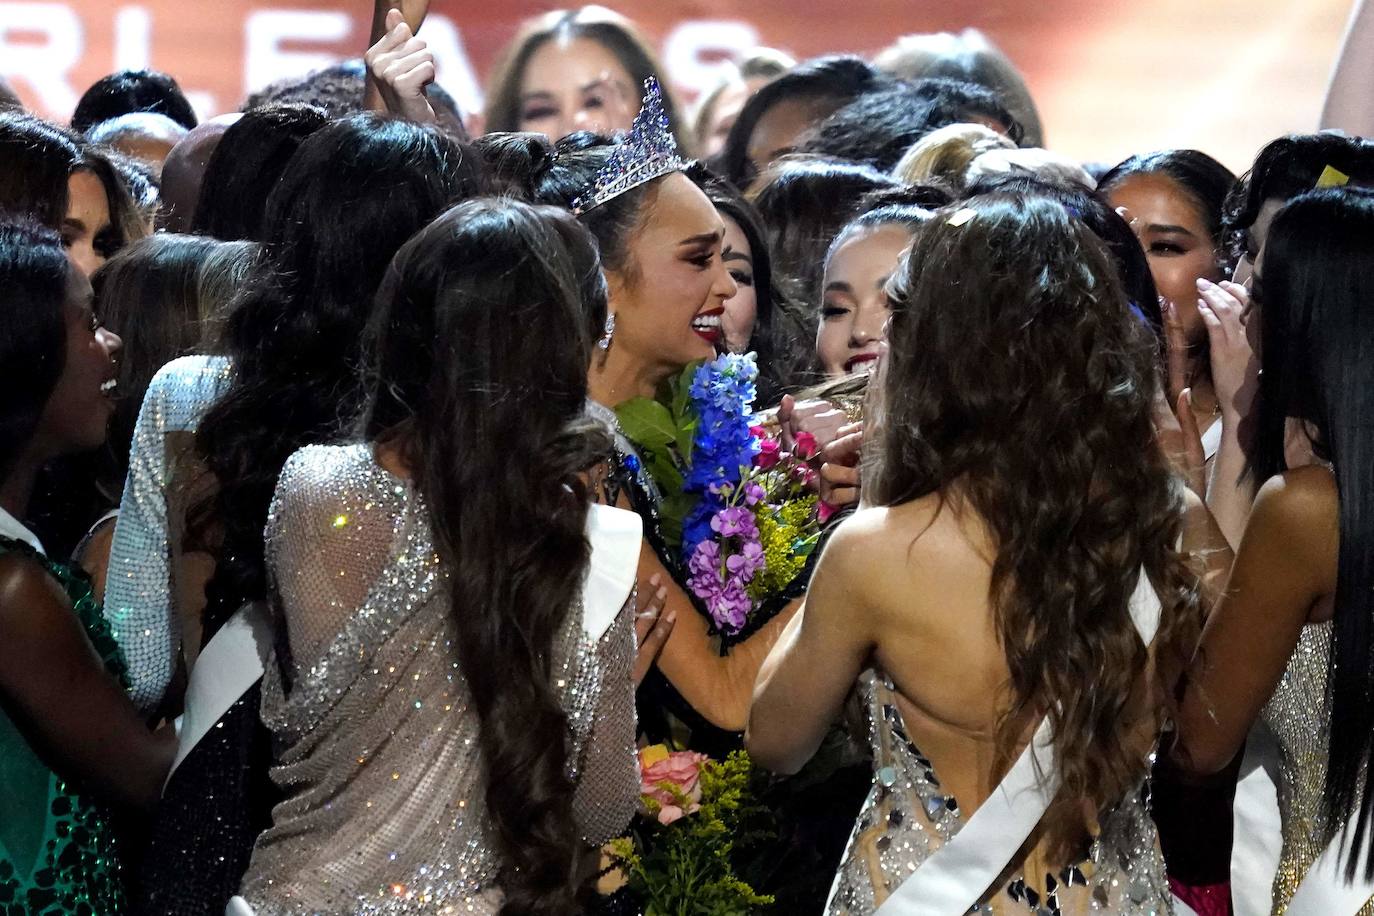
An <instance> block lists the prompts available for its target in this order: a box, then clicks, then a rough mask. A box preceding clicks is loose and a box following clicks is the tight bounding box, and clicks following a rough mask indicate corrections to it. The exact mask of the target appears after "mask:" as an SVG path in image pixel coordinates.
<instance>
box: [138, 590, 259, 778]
mask: <svg viewBox="0 0 1374 916" xmlns="http://www.w3.org/2000/svg"><path fill="white" fill-rule="evenodd" d="M271 648H272V626H271V623H270V621H269V620H268V616H267V606H266V605H265V604H263V603H262V602H260V601H254V602H250V603H248V604H245V605H244V606H243V607H241V608H239V609H238V610H237V611H235V612H234V614H233V616H232V617H230V618H229V619H228V620H226V621H225V622H224V626H222V627H220V628H219V631H218V632H216V633H215V635H214V636H213V637H211V639H210V641H209V642H208V643H206V645H205V649H204V650H203V651H202V652H201V653H200V655H198V656H197V657H196V664H195V667H193V668H192V669H191V679H190V681H189V682H188V683H187V685H186V711H185V712H184V713H182V716H181V718H180V719H179V720H178V723H177V755H176V759H175V760H173V761H172V768H171V769H170V770H168V771H167V779H166V781H164V782H163V784H162V791H164V792H166V791H167V784H168V783H170V782H171V781H172V774H173V773H175V772H176V770H177V767H179V766H180V765H181V762H182V761H183V760H185V759H186V755H188V754H190V753H191V751H192V750H193V749H194V748H195V746H196V745H197V744H199V743H200V739H201V738H204V737H205V736H206V734H208V733H209V731H210V729H211V728H213V727H214V725H215V723H216V722H218V721H219V720H220V719H221V718H222V717H223V716H224V714H225V713H226V712H228V711H229V707H230V706H233V705H234V703H236V702H237V701H238V699H239V697H241V696H243V695H244V693H245V692H247V690H248V688H250V687H252V686H253V684H255V683H256V682H257V680H258V679H259V678H260V677H262V672H263V665H264V664H266V661H267V655H268V652H269V651H271Z"/></svg>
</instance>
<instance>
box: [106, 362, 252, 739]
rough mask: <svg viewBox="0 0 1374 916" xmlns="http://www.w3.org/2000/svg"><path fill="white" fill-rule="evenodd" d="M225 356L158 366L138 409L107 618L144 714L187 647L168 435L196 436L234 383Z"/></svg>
mask: <svg viewBox="0 0 1374 916" xmlns="http://www.w3.org/2000/svg"><path fill="white" fill-rule="evenodd" d="M231 375H232V369H231V367H230V363H229V361H228V360H227V359H225V358H224V357H222V356H187V357H183V358H181V359H178V360H174V361H172V362H170V363H168V364H167V365H165V366H163V367H162V368H161V369H160V370H158V373H157V375H155V376H153V380H152V381H151V382H150V383H149V384H148V393H147V394H146V395H145V396H144V398H143V406H142V407H141V408H140V409H139V412H138V422H137V423H136V424H135V426H134V438H133V444H132V446H131V448H130V451H129V474H128V477H127V478H126V480H125V482H124V495H123V497H122V498H121V499H120V502H119V520H118V521H117V522H115V533H114V540H113V542H112V543H111V545H110V567H109V574H108V577H107V579H106V586H105V619H106V620H108V621H109V622H110V625H111V626H112V627H113V628H114V631H115V635H116V636H117V637H118V639H119V642H120V645H121V646H123V647H124V652H125V654H126V655H127V657H128V660H129V678H130V681H131V685H132V686H131V689H130V696H131V697H132V699H133V701H134V704H135V705H136V706H138V708H139V711H140V712H144V713H147V712H150V711H152V710H153V709H155V708H156V707H157V705H158V703H159V702H160V701H161V700H162V695H163V692H164V691H165V690H166V689H167V685H168V684H169V683H170V682H171V680H172V672H173V670H175V668H176V658H177V654H178V652H179V651H180V649H181V627H180V626H179V624H178V622H177V621H176V620H175V619H174V616H173V614H172V594H173V588H172V571H171V568H170V557H169V550H168V543H169V537H168V509H167V487H168V484H169V483H170V478H171V468H170V467H169V462H168V459H167V453H168V450H169V444H168V437H169V436H171V435H173V434H176V433H194V432H195V431H196V427H197V426H199V425H200V420H201V418H202V417H203V416H204V415H205V413H206V411H208V410H209V409H210V407H211V405H213V404H214V403H215V400H216V399H217V398H218V397H219V395H220V394H221V392H223V391H224V390H225V389H226V388H227V387H228V384H229V379H230V377H231Z"/></svg>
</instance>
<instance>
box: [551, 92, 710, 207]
mask: <svg viewBox="0 0 1374 916" xmlns="http://www.w3.org/2000/svg"><path fill="white" fill-rule="evenodd" d="M686 166H687V163H686V162H684V161H683V160H682V157H681V156H679V155H678V154H677V140H676V139H675V138H674V137H673V131H672V129H671V127H669V125H668V114H667V112H665V111H664V110H663V91H662V90H661V89H659V86H658V80H656V79H654V78H653V77H652V76H651V77H649V78H648V79H646V80H645V81H644V104H643V105H641V106H640V109H639V114H637V115H635V120H634V123H633V124H631V125H630V132H629V133H628V134H626V135H625V136H624V138H623V139H621V141H620V142H619V143H618V144H616V146H615V149H614V151H613V152H612V153H611V157H610V158H609V159H607V160H606V164H605V165H604V166H602V167H601V171H600V172H599V173H597V176H596V180H595V181H594V182H592V186H591V188H589V189H588V190H586V191H583V192H582V193H581V194H579V195H578V196H577V199H576V200H574V201H573V205H572V211H573V213H575V214H578V215H580V214H583V213H586V212H587V211H588V210H592V209H594V208H596V207H599V206H601V205H602V204H604V203H605V202H606V201H608V200H611V199H613V198H616V197H619V196H620V195H621V194H624V193H625V192H626V191H629V190H631V189H633V188H637V187H639V186H640V185H642V184H645V183H646V182H650V181H653V180H654V179H655V178H661V177H663V176H664V175H668V174H670V173H672V172H680V171H682V170H683V169H684V168H686Z"/></svg>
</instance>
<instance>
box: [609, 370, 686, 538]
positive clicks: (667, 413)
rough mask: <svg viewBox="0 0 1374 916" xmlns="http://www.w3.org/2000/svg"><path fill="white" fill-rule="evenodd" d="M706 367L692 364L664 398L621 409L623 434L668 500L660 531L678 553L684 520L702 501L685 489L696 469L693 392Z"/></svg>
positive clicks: (635, 401) (618, 410) (618, 414)
mask: <svg viewBox="0 0 1374 916" xmlns="http://www.w3.org/2000/svg"><path fill="white" fill-rule="evenodd" d="M700 365H701V363H700V362H696V363H692V364H691V365H689V366H687V368H685V369H683V370H682V372H681V373H680V374H679V375H678V376H677V377H676V378H672V379H669V381H668V383H667V385H666V386H665V387H664V390H663V391H662V392H660V395H659V397H657V398H632V399H631V400H629V401H626V402H625V403H623V404H621V405H620V406H619V407H617V408H616V409H615V416H616V419H617V420H618V421H619V422H620V429H621V431H622V432H623V433H625V436H626V438H628V439H629V440H630V441H631V442H633V443H634V444H635V447H636V448H638V449H639V453H640V458H641V459H642V460H643V461H644V467H645V470H647V471H648V472H649V476H650V477H652V478H653V480H654V483H655V484H657V485H658V489H659V492H660V494H661V495H662V496H663V504H662V505H661V506H660V507H659V526H660V529H661V531H662V533H663V539H664V540H665V541H667V543H668V546H669V547H672V548H674V549H676V548H678V547H679V546H680V545H681V544H682V520H683V519H684V518H685V517H686V516H687V513H688V512H689V511H691V508H692V506H693V505H694V504H695V503H696V499H697V497H696V496H694V495H692V494H688V493H684V492H683V491H682V485H683V482H684V480H685V479H686V476H687V472H688V471H689V470H690V469H691V467H692V440H693V439H694V438H695V437H696V433H697V422H698V421H697V417H696V413H695V411H693V410H692V406H691V388H692V377H693V376H694V375H695V374H696V371H697V368H698V367H699V366H700Z"/></svg>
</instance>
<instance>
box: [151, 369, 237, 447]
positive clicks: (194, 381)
mask: <svg viewBox="0 0 1374 916" xmlns="http://www.w3.org/2000/svg"><path fill="white" fill-rule="evenodd" d="M232 375H233V364H232V363H231V362H230V361H229V359H228V358H227V357H224V356H212V355H208V354H199V355H195V356H182V357H180V358H178V359H174V360H172V361H171V362H170V363H168V364H167V365H165V366H163V367H162V368H161V369H159V370H157V373H156V374H155V375H154V376H153V378H152V381H150V382H149V383H148V391H147V393H146V394H145V395H144V396H143V410H144V411H145V412H146V411H148V410H149V409H150V405H151V406H152V407H155V408H156V409H157V411H158V413H157V414H156V415H155V419H156V422H157V423H158V425H159V426H161V427H162V428H163V429H164V431H167V432H173V431H177V430H182V429H190V428H192V427H193V426H194V424H195V423H196V422H197V421H198V420H199V418H200V417H201V415H203V414H204V413H205V411H206V410H208V409H209V408H210V405H212V404H213V403H214V402H215V401H216V400H217V399H218V398H219V396H220V395H221V394H222V393H223V392H224V390H225V388H227V387H228V384H229V379H230V377H231V376H232Z"/></svg>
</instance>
